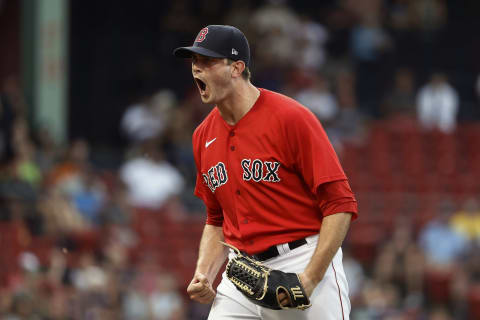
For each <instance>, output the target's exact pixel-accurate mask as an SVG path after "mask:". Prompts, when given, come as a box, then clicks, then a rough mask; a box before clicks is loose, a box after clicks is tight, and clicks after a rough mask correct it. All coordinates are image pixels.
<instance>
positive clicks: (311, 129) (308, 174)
mask: <svg viewBox="0 0 480 320" xmlns="http://www.w3.org/2000/svg"><path fill="white" fill-rule="evenodd" d="M285 124H286V130H285V131H286V133H285V135H286V142H287V144H288V146H287V149H288V150H289V152H288V155H287V156H288V158H289V159H290V161H292V166H293V167H294V168H295V169H296V170H297V171H299V173H300V174H301V175H302V177H303V179H304V181H305V182H306V183H307V185H308V187H309V188H310V190H311V192H312V193H313V194H317V188H318V187H319V186H320V185H321V184H323V183H326V182H331V181H336V180H346V179H347V178H346V176H345V173H344V171H343V169H342V167H341V165H340V162H339V160H338V158H337V155H336V153H335V150H334V149H333V147H332V145H331V143H330V141H329V140H328V137H327V134H326V133H325V130H324V129H323V127H322V125H321V124H320V121H319V120H318V119H317V118H316V117H315V115H314V114H313V113H312V112H310V111H309V110H307V109H306V108H304V107H301V106H299V107H298V108H295V112H292V114H290V115H289V116H288V120H287V121H285Z"/></svg>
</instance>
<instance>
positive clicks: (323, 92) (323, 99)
mask: <svg viewBox="0 0 480 320" xmlns="http://www.w3.org/2000/svg"><path fill="white" fill-rule="evenodd" d="M311 77H312V85H311V86H310V87H308V88H305V89H303V90H301V91H300V92H298V94H297V95H296V97H295V99H296V100H298V101H299V102H300V103H301V104H303V105H304V106H305V107H307V108H308V109H310V110H311V111H312V112H313V113H314V114H315V115H316V116H317V118H318V119H319V120H320V121H321V122H322V125H323V126H324V127H325V128H326V129H328V127H329V125H331V123H332V121H333V119H334V118H335V116H336V115H337V114H338V105H337V99H336V97H335V95H334V94H333V93H332V91H331V89H330V84H329V82H328V79H327V78H326V77H325V76H323V75H321V74H316V73H312V74H311Z"/></svg>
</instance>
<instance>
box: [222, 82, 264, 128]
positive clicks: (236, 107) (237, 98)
mask: <svg viewBox="0 0 480 320" xmlns="http://www.w3.org/2000/svg"><path fill="white" fill-rule="evenodd" d="M259 96H260V90H258V89H257V88H256V87H255V86H254V85H253V84H252V83H251V82H250V81H241V82H239V83H237V85H236V86H235V88H234V89H233V90H232V92H231V94H230V95H229V96H228V97H227V98H226V99H224V100H223V101H221V102H219V103H218V104H217V108H218V110H219V111H220V115H221V116H222V118H223V119H224V120H225V122H226V123H228V124H229V125H235V124H237V122H238V121H240V119H241V118H243V116H244V115H246V114H247V113H248V111H250V109H251V108H252V107H253V105H254V104H255V102H256V101H257V99H258V97H259Z"/></svg>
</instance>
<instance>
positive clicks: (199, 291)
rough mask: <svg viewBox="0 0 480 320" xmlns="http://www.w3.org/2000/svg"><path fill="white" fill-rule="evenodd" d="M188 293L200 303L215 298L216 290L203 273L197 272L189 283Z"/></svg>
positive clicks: (208, 301)
mask: <svg viewBox="0 0 480 320" xmlns="http://www.w3.org/2000/svg"><path fill="white" fill-rule="evenodd" d="M187 293H188V295H189V296H190V299H192V300H194V301H197V302H200V303H205V304H208V303H211V302H212V301H213V299H214V298H215V290H213V288H212V285H211V284H210V282H209V281H208V279H207V277H205V276H204V275H203V274H201V273H197V274H195V275H194V276H193V279H192V281H191V282H190V284H189V285H188V288H187Z"/></svg>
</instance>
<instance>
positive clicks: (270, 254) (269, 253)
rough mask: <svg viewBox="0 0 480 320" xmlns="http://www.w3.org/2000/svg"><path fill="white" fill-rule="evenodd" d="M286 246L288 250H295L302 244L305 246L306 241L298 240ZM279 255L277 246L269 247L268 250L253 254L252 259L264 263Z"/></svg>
mask: <svg viewBox="0 0 480 320" xmlns="http://www.w3.org/2000/svg"><path fill="white" fill-rule="evenodd" d="M287 244H288V247H289V248H290V250H293V249H295V248H298V247H301V246H303V245H304V244H307V240H305V239H298V240H294V241H292V242H289V243H287ZM279 255H280V252H278V249H277V246H271V247H270V248H268V249H267V250H265V251H262V252H260V253H257V254H254V255H253V258H255V259H257V260H259V261H265V260H268V259H272V258H275V257H277V256H279Z"/></svg>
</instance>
